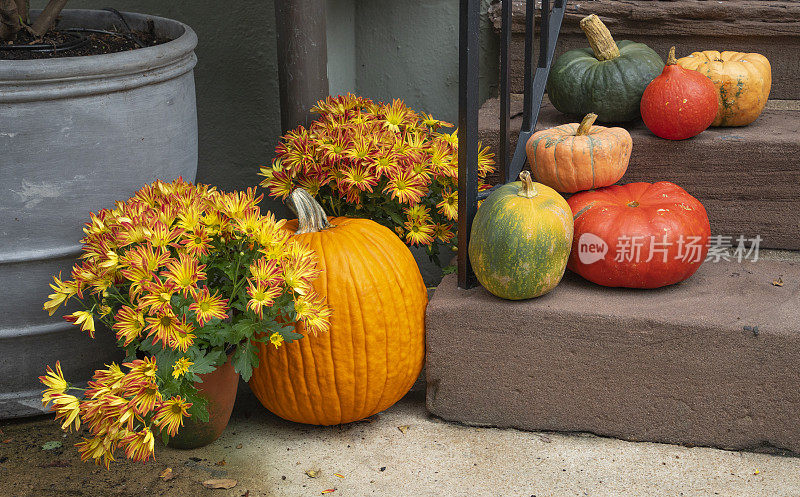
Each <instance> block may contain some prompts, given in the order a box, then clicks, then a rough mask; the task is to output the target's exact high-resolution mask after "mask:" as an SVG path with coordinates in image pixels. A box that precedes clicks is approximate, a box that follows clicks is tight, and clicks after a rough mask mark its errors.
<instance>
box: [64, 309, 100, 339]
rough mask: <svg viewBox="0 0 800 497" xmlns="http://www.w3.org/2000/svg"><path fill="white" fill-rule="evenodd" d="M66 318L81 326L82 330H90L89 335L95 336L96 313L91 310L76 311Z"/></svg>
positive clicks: (65, 317)
mask: <svg viewBox="0 0 800 497" xmlns="http://www.w3.org/2000/svg"><path fill="white" fill-rule="evenodd" d="M64 319H65V320H67V321H69V322H70V323H72V324H74V325H76V326H80V327H81V330H83V331H88V332H89V336H91V337H92V338H94V315H93V314H92V313H91V311H75V312H73V313H72V314H70V315H68V316H64Z"/></svg>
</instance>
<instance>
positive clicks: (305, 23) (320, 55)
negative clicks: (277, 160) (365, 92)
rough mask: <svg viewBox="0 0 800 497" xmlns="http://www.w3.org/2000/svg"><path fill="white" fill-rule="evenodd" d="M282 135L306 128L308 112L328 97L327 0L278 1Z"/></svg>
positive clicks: (276, 5)
mask: <svg viewBox="0 0 800 497" xmlns="http://www.w3.org/2000/svg"><path fill="white" fill-rule="evenodd" d="M275 20H276V25H277V34H278V83H279V88H280V99H281V128H282V130H283V132H284V133H285V132H286V131H288V130H290V129H294V128H296V127H297V126H298V125H303V126H307V125H308V124H309V123H310V122H311V121H312V120H313V117H312V115H311V114H310V113H309V109H311V107H313V106H314V104H315V103H316V102H317V101H318V100H320V99H323V98H325V97H327V96H328V91H329V90H328V44H327V41H326V36H327V34H326V30H325V1H324V0H275Z"/></svg>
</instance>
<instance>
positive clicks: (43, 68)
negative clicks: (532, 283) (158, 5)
mask: <svg viewBox="0 0 800 497" xmlns="http://www.w3.org/2000/svg"><path fill="white" fill-rule="evenodd" d="M31 13H32V14H34V15H35V14H36V13H37V11H35V10H34V11H31ZM122 15H123V16H124V17H125V20H126V21H127V22H128V24H130V26H131V28H133V29H145V28H146V25H147V21H148V20H152V21H153V23H154V25H155V29H156V31H157V32H159V33H160V34H164V35H167V36H170V37H173V38H174V39H173V40H172V41H169V42H167V43H163V44H161V45H156V46H152V47H145V48H139V49H136V50H131V51H127V52H117V53H111V54H102V55H86V56H80V57H59V58H53V59H37V60H0V102H19V101H34V100H52V99H58V98H71V97H79V96H84V95H94V94H98V93H109V92H113V91H121V90H128V89H131V88H136V87H140V86H145V85H148V84H155V83H159V82H161V81H166V80H168V79H172V78H176V77H178V76H181V75H183V74H185V73H187V72H189V71H191V70H192V69H193V68H194V66H195V64H196V63H197V57H196V56H195V54H194V48H195V47H196V46H197V34H195V32H194V30H192V28H190V27H189V26H187V25H186V24H183V23H181V22H179V21H175V20H172V19H167V18H164V17H158V16H151V15H146V14H136V13H130V12H123V13H122ZM114 24H117V25H119V24H121V22H120V21H119V18H118V17H116V15H114V14H113V13H111V12H108V11H104V10H77V9H68V10H64V11H62V13H61V22H60V24H59V26H63V27H87V28H97V29H103V28H108V27H109V26H111V25H114ZM132 76H133V77H132Z"/></svg>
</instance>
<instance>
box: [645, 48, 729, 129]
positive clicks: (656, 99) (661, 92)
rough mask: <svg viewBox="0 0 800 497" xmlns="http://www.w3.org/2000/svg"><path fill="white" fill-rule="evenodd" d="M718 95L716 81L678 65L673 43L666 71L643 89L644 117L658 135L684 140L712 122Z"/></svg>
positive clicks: (647, 124)
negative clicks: (713, 81)
mask: <svg viewBox="0 0 800 497" xmlns="http://www.w3.org/2000/svg"><path fill="white" fill-rule="evenodd" d="M717 98H718V96H717V88H716V87H715V86H714V83H712V82H711V80H710V79H708V78H707V77H706V76H703V75H702V74H700V73H699V72H697V71H691V70H689V69H684V68H683V67H681V66H679V65H678V63H677V59H675V47H672V48H671V49H670V51H669V57H667V65H666V66H664V71H663V72H662V73H661V75H660V76H658V77H657V78H656V79H654V80H653V81H652V82H651V83H650V84H649V85H648V86H647V88H645V90H644V94H643V95H642V102H641V111H642V120H643V121H644V124H645V125H646V126H647V127H648V129H650V131H652V132H653V134H654V135H656V136H660V137H661V138H667V139H669V140H685V139H686V138H691V137H693V136H696V135H699V134H700V133H702V132H703V131H704V130H705V129H706V128H708V127H709V126H710V125H711V123H712V122H713V121H714V118H715V117H716V116H717Z"/></svg>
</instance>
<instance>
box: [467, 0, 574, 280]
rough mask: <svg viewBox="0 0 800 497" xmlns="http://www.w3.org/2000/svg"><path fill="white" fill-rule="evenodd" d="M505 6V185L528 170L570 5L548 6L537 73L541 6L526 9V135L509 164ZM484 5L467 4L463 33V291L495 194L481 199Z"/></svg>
mask: <svg viewBox="0 0 800 497" xmlns="http://www.w3.org/2000/svg"><path fill="white" fill-rule="evenodd" d="M501 1H502V14H501V15H502V20H501V21H502V28H501V37H500V149H499V150H498V161H499V163H500V179H501V184H504V183H508V182H510V181H513V180H514V179H515V178H516V177H517V175H518V174H519V173H520V171H522V169H523V167H525V161H526V160H527V157H526V154H525V145H526V143H527V142H528V138H530V136H531V135H532V134H533V131H534V129H535V128H536V121H537V120H538V119H539V110H540V109H541V107H542V98H543V97H544V91H545V86H546V84H547V76H548V74H549V73H550V64H551V63H552V61H553V54H554V53H555V47H556V41H557V40H558V33H559V31H560V30H561V21H563V19H564V12H565V11H566V8H567V2H566V0H554V1H553V7H552V9H551V8H550V0H542V9H541V17H542V26H541V29H540V33H539V36H540V41H539V58H538V61H537V64H536V72H535V73H534V68H533V39H534V32H535V29H534V23H535V20H536V16H535V14H536V8H535V7H536V5H535V0H528V1H527V2H526V6H525V14H526V18H525V26H526V28H525V75H524V78H525V79H524V95H523V103H522V107H523V111H522V129H521V130H520V134H519V138H518V140H517V146H516V148H515V149H514V155H513V157H511V158H509V151H510V150H509V138H510V136H509V131H510V130H509V127H510V107H511V100H510V98H511V94H510V90H509V61H508V51H509V46H510V43H511V8H512V6H511V3H512V1H511V0H501ZM479 7H480V5H479V1H478V0H461V3H460V11H459V15H460V19H459V22H460V31H459V68H458V71H459V84H458V86H459V97H458V143H459V147H458V286H459V287H460V288H470V287H471V286H473V285H474V284H475V273H473V272H472V266H470V263H469V254H468V253H467V248H468V246H469V234H470V230H471V229H472V220H473V218H474V217H475V212H477V210H478V206H477V203H478V200H482V199H484V198H486V197H487V196H488V195H489V193H490V192H491V191H493V190H494V189H495V188H497V186H499V185H497V186H495V187H494V188H492V189H491V190H489V191H484V192H480V193H478V146H477V145H478V41H479V40H478V27H479V15H480V10H479Z"/></svg>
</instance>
